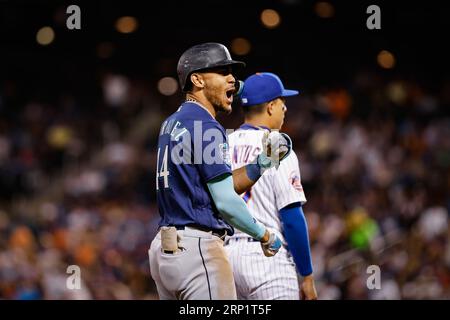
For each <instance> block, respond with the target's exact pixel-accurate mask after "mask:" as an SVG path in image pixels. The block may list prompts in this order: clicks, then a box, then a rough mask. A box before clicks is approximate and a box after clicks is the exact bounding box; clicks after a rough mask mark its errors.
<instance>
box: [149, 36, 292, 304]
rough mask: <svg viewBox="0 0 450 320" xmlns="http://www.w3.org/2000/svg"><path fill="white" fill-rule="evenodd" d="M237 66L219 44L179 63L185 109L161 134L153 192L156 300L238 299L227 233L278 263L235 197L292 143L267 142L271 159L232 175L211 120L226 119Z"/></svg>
mask: <svg viewBox="0 0 450 320" xmlns="http://www.w3.org/2000/svg"><path fill="white" fill-rule="evenodd" d="M242 65H244V63H243V62H240V61H234V60H232V59H231V56H230V54H229V52H228V49H227V48H226V47H225V46H223V45H221V44H218V43H205V44H200V45H197V46H194V47H192V48H190V49H188V50H187V51H186V52H184V53H183V55H182V56H181V57H180V59H179V62H178V67H177V72H178V77H179V81H180V85H181V88H182V89H183V91H185V92H186V101H185V102H184V103H182V104H181V106H180V107H179V109H178V110H177V112H175V113H174V114H172V115H171V116H169V117H168V118H167V119H166V120H165V121H164V122H163V124H162V126H161V129H160V133H159V139H158V150H157V168H156V170H157V173H156V189H157V201H158V207H159V212H160V215H161V221H160V223H159V226H160V229H159V232H158V234H157V235H156V237H155V239H154V240H153V241H152V244H151V247H150V250H149V259H150V270H151V276H152V278H153V279H154V281H155V283H156V287H157V290H158V294H159V297H160V299H183V300H185V299H207V300H209V299H236V290H235V286H234V278H233V272H232V270H231V266H230V264H229V261H228V257H227V255H226V252H225V249H224V247H223V239H224V238H225V236H226V235H232V234H233V232H234V229H233V227H232V226H234V227H237V228H239V229H240V230H242V231H243V232H245V234H247V235H248V236H250V237H253V238H254V239H256V241H257V242H258V244H260V249H259V250H260V251H261V253H264V256H268V257H270V256H273V255H275V254H276V253H277V251H278V250H279V249H280V247H281V241H280V239H279V238H278V236H277V235H276V234H275V233H273V232H270V231H269V230H268V229H267V228H265V227H264V226H263V225H262V224H261V223H258V222H256V221H255V220H254V219H253V217H252V216H251V214H250V212H249V211H248V208H247V206H246V205H245V202H244V201H243V199H242V198H241V197H240V196H239V195H238V194H237V193H236V192H238V193H242V192H245V190H248V188H250V187H251V186H252V185H253V184H254V183H255V181H257V180H258V178H259V177H260V176H261V174H262V172H263V171H264V170H269V169H270V167H271V166H273V165H274V163H275V164H276V160H277V159H278V158H281V159H283V157H286V156H287V154H289V151H290V145H289V144H288V140H290V139H288V137H284V136H282V135H281V134H279V133H278V134H277V135H271V136H269V139H268V143H269V144H270V143H273V144H272V145H271V146H272V147H271V148H270V151H268V153H266V152H263V153H261V155H259V156H258V158H257V160H256V161H255V162H254V163H252V164H249V165H247V166H245V167H241V168H239V169H237V170H234V171H233V172H232V171H231V165H230V163H229V161H228V160H229V153H228V144H227V139H226V135H225V131H224V129H223V127H222V126H221V125H220V124H219V123H218V122H217V121H216V119H215V118H216V115H217V113H219V112H225V113H230V112H231V104H232V102H233V93H234V92H235V90H236V79H235V77H234V76H233V74H232V69H233V68H235V67H238V66H242ZM273 146H278V147H276V148H274V147H273ZM261 248H262V250H261ZM266 259H270V258H267V257H266Z"/></svg>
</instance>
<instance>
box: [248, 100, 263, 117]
mask: <svg viewBox="0 0 450 320" xmlns="http://www.w3.org/2000/svg"><path fill="white" fill-rule="evenodd" d="M267 104H268V102H263V103H260V104H255V105H253V106H242V111H243V112H244V115H245V116H253V115H257V114H261V113H263V112H264V111H265V110H266V107H267Z"/></svg>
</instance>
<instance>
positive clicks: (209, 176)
mask: <svg viewBox="0 0 450 320" xmlns="http://www.w3.org/2000/svg"><path fill="white" fill-rule="evenodd" d="M224 174H231V167H230V163H229V155H228V144H227V137H226V135H225V130H224V129H223V127H222V126H221V125H220V124H219V123H218V122H217V121H216V119H214V117H213V116H212V115H211V114H210V113H209V111H208V110H207V109H205V108H204V107H202V106H201V105H199V104H197V103H192V102H185V103H183V104H182V105H181V107H180V108H179V109H178V111H177V112H175V113H174V114H172V115H171V116H170V117H169V118H167V119H166V120H165V121H164V122H163V124H162V126H161V129H160V133H159V138H158V150H157V167H156V190H157V201H158V208H159V213H160V215H161V221H160V223H159V225H160V226H169V225H173V226H186V225H189V224H197V225H202V226H205V227H208V228H210V229H227V230H228V234H233V232H234V230H233V228H232V227H231V226H230V225H229V224H228V223H227V222H225V221H224V220H223V219H222V217H221V216H220V214H219V212H218V210H217V208H216V207H215V205H214V202H213V200H212V198H211V195H210V194H209V192H208V187H207V184H206V183H207V182H208V181H210V180H213V179H214V178H216V177H219V176H221V175H224Z"/></svg>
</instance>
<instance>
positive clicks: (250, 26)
mask: <svg viewBox="0 0 450 320" xmlns="http://www.w3.org/2000/svg"><path fill="white" fill-rule="evenodd" d="M71 4H77V5H78V6H79V7H80V9H81V29H80V30H68V29H67V27H66V19H67V18H68V17H69V14H66V8H67V7H68V6H69V5H71ZM371 4H377V5H379V7H380V9H381V29H380V30H369V29H368V28H367V27H366V20H367V18H368V17H369V14H367V13H366V10H367V7H368V6H369V5H371ZM449 26H450V23H449V20H448V18H447V11H446V10H445V8H443V7H442V6H441V5H439V3H432V2H430V1H429V2H426V3H421V4H420V6H419V5H418V4H413V3H411V2H406V1H395V2H394V1H391V2H389V3H388V2H382V1H373V2H367V1H360V2H358V3H356V2H353V1H352V2H350V1H333V0H326V1H314V0H279V1H275V0H273V1H254V2H251V1H241V3H238V2H236V1H224V0H211V1H195V3H194V2H193V1H185V2H181V1H174V0H166V1H160V2H155V1H146V2H144V1H137V0H136V1H132V0H129V1H117V2H111V1H70V2H68V1H50V0H46V1H33V2H32V1H20V0H19V1H5V0H1V1H0V39H1V41H0V299H157V293H156V288H155V285H154V283H153V282H152V280H151V277H150V270H149V263H148V255H147V250H148V248H149V246H150V242H151V240H152V239H153V237H154V235H155V234H156V231H157V230H156V228H157V223H158V219H159V215H158V208H157V206H156V197H155V188H154V181H155V180H154V178H155V158H156V154H155V145H156V139H157V132H158V130H159V126H160V124H161V122H162V121H163V119H164V118H165V117H167V116H168V115H169V114H171V113H172V112H174V111H176V109H177V108H178V106H179V105H180V103H181V102H182V101H183V98H184V96H183V94H182V92H181V91H180V88H179V86H178V83H177V78H176V64H177V61H178V58H179V56H180V55H181V53H183V52H184V51H185V50H186V49H187V48H188V47H190V46H192V45H195V44H198V43H202V42H210V41H211V42H221V43H223V44H225V45H226V46H227V47H228V48H229V49H230V51H231V54H232V56H233V58H235V59H238V60H243V61H245V62H246V63H247V68H245V69H244V70H242V71H241V73H239V74H238V75H237V76H238V77H240V78H241V79H245V78H246V77H247V76H249V75H250V74H252V73H254V72H258V71H269V72H274V73H277V74H278V75H280V77H281V78H282V79H283V81H284V83H285V85H286V87H288V88H292V89H299V90H300V91H301V95H300V96H298V97H292V98H290V99H289V100H288V101H287V107H288V112H287V117H286V121H285V126H284V128H283V130H284V131H285V132H287V133H288V134H289V135H291V137H292V138H293V141H294V147H295V151H296V152H297V154H298V156H299V159H300V166H301V174H302V184H303V187H304V189H305V193H306V196H307V199H308V202H307V204H306V205H305V206H304V211H305V214H306V217H307V220H308V223H309V229H310V240H311V248H312V256H313V263H314V268H315V278H316V281H317V283H316V285H317V290H318V294H319V297H320V298H321V299H449V298H450V241H449V237H450V233H449V231H450V229H449V209H450V118H449V115H448V110H449V108H450V72H449V68H448V67H449V63H448V57H449V56H450V50H449V49H448V46H444V41H446V40H445V35H447V34H448V31H449ZM218 120H219V121H220V122H221V123H222V124H223V125H224V127H225V128H237V127H238V126H239V125H240V123H241V121H242V114H241V112H240V110H239V105H238V104H235V105H234V110H233V113H232V115H231V116H220V117H219V119H218ZM72 264H75V265H78V266H80V268H81V279H82V283H81V286H82V288H81V290H68V289H67V288H66V279H67V277H68V276H69V275H68V274H67V273H66V269H67V267H68V266H69V265H72ZM370 265H378V266H380V269H381V289H380V290H368V289H367V286H366V280H367V277H368V276H369V274H367V273H366V269H367V267H368V266H370Z"/></svg>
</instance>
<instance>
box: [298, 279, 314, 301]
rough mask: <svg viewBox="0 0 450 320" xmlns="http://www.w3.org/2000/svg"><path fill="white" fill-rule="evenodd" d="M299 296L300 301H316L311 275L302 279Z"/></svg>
mask: <svg viewBox="0 0 450 320" xmlns="http://www.w3.org/2000/svg"><path fill="white" fill-rule="evenodd" d="M300 296H301V299H302V300H317V291H316V286H315V284H314V277H313V275H312V274H311V275H309V276H306V277H305V278H304V279H303V281H302V285H301V286H300Z"/></svg>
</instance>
